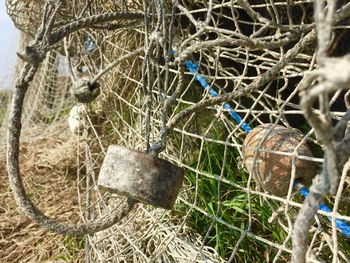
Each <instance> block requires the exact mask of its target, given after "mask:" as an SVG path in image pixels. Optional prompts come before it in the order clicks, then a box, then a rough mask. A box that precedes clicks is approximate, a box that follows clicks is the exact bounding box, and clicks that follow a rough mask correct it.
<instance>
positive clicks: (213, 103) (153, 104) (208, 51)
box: [0, 0, 350, 262]
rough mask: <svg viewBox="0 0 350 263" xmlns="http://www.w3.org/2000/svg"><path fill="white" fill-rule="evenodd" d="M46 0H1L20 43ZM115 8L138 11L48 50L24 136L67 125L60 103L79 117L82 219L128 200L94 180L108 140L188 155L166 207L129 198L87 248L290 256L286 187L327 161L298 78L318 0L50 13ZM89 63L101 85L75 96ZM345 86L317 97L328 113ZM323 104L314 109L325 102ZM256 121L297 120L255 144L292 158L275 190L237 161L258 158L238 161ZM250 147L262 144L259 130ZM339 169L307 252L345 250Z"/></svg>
mask: <svg viewBox="0 0 350 263" xmlns="http://www.w3.org/2000/svg"><path fill="white" fill-rule="evenodd" d="M343 2H344V3H343ZM343 2H342V1H338V4H337V6H336V8H337V10H338V11H337V13H336V15H337V20H336V23H335V25H334V27H333V35H332V41H331V45H330V47H329V51H328V52H329V55H330V56H334V57H341V56H343V55H345V54H347V53H348V44H349V43H348V42H349V38H348V37H347V36H348V34H349V32H348V28H349V25H348V21H347V20H346V19H343V18H345V17H346V12H345V14H344V12H343V13H342V10H343V9H344V8H345V7H347V4H346V3H345V1H343ZM43 5H44V1H29V2H28V1H18V0H17V1H13V0H8V1H7V8H8V13H9V14H10V16H11V18H12V19H13V21H14V23H15V25H16V27H18V28H19V29H20V30H21V31H22V32H24V33H23V36H22V38H21V41H22V47H24V46H25V45H27V44H28V43H29V42H30V41H31V39H32V38H33V32H36V30H37V28H38V27H39V26H40V23H41V16H42V12H41V10H42V9H43ZM116 11H123V12H135V11H141V12H142V13H143V14H144V16H143V18H142V19H124V20H123V19H122V20H118V21H117V22H113V23H108V24H101V25H96V26H91V27H87V28H83V29H81V30H79V31H77V32H75V33H72V34H70V35H69V36H67V37H66V38H65V39H64V41H61V42H59V43H58V44H57V45H56V46H55V48H54V49H52V50H50V51H49V52H48V54H47V56H46V58H45V60H44V61H43V63H41V65H40V68H39V71H38V72H37V74H36V75H35V77H34V80H33V82H32V83H31V85H30V88H29V91H28V94H27V96H26V100H25V103H24V112H23V122H22V123H23V127H24V133H23V140H25V139H26V138H32V137H33V136H37V135H38V134H39V135H40V136H44V135H45V136H49V135H50V134H55V133H54V132H53V131H54V130H55V129H57V127H60V128H62V127H65V130H66V131H68V130H69V127H68V121H67V120H68V119H69V117H70V118H71V119H72V118H73V119H75V120H76V121H77V124H76V125H75V126H74V127H75V128H74V129H73V132H74V134H71V135H69V136H70V137H69V139H68V138H67V140H69V142H70V145H71V149H74V151H76V155H75V162H76V165H77V169H76V182H77V186H76V189H77V195H78V204H79V215H78V216H77V219H80V220H81V221H83V222H94V221H96V220H98V219H99V218H102V217H103V216H105V215H107V214H110V213H112V212H113V211H115V210H117V209H120V207H121V205H122V203H123V200H124V198H122V197H121V196H119V195H117V194H115V193H111V192H109V191H105V190H102V189H101V188H100V187H98V185H97V178H98V174H99V171H100V168H101V165H102V162H103V159H104V157H105V155H106V152H107V148H108V146H109V145H110V144H118V145H124V146H127V147H128V148H130V149H135V150H140V151H150V150H152V149H156V151H159V152H160V153H159V156H160V157H161V158H164V159H167V160H169V161H171V162H172V163H174V164H177V165H178V166H180V167H183V168H184V169H185V181H184V186H183V188H182V190H181V191H180V194H179V197H178V199H177V201H176V204H175V207H174V209H173V210H172V211H164V210H161V209H156V208H153V207H150V206H147V205H145V204H138V205H137V206H136V207H135V209H134V210H132V212H130V213H129V215H128V216H127V217H125V218H124V219H123V220H121V221H120V222H119V223H117V224H115V225H114V226H113V227H111V228H108V229H107V230H104V231H101V232H98V233H96V234H93V235H87V236H86V238H85V250H86V253H85V260H86V262H149V261H151V262H153V261H155V262H226V261H233V260H234V261H235V262H260V261H264V262H288V261H289V260H290V257H291V250H292V240H291V238H292V226H293V222H294V221H295V219H296V216H297V214H298V211H299V209H300V207H301V206H302V202H303V200H304V197H303V194H304V195H307V189H306V188H303V187H301V186H300V187H301V188H302V189H301V191H300V192H299V193H298V191H293V190H292V189H293V183H294V182H293V180H294V179H297V178H298V176H299V175H300V173H302V174H303V176H304V175H305V174H307V173H309V172H310V170H312V171H311V173H313V174H316V172H317V171H319V170H320V167H321V165H322V163H323V161H324V158H323V154H324V152H323V148H322V145H321V144H320V142H319V141H318V140H317V139H316V136H315V134H314V129H313V128H312V127H311V126H310V125H309V124H308V122H307V121H306V119H305V117H304V114H303V111H302V109H301V106H300V104H299V103H300V97H299V93H298V92H299V90H298V88H297V86H298V84H300V81H301V80H302V78H303V76H304V74H305V72H307V71H313V70H315V69H317V68H318V66H319V65H318V64H317V63H316V53H315V52H316V43H317V36H316V33H315V30H314V25H315V24H314V7H313V2H312V1H308V0H300V1H277V0H273V1H272V0H266V1H265V0H256V1H246V0H237V1H231V0H221V1H215V0H213V1H201V0H198V1H185V0H181V1H157V0H155V1H137V0H131V1H113V2H111V1H98V0H96V1H95V0H93V1H65V3H64V4H63V6H62V8H61V9H59V12H58V14H57V20H56V24H55V27H57V28H58V27H59V26H61V25H63V24H64V23H66V22H67V21H72V20H74V19H79V18H83V17H89V16H93V15H98V14H101V13H105V12H116ZM118 59H119V60H118ZM115 61H117V62H118V63H114V62H115ZM21 63H23V62H20V61H19V62H18V64H19V65H18V68H20V64H21ZM111 65H112V66H111ZM105 69H107V70H105ZM101 72H102V73H101ZM96 76H99V78H98V84H99V86H100V95H99V96H98V97H97V99H96V100H95V101H94V102H92V103H89V104H84V105H83V104H79V103H78V104H77V102H76V100H75V99H74V98H73V96H72V94H71V89H72V85H73V82H74V81H75V80H77V79H82V78H89V79H91V78H94V77H96ZM348 94H349V92H347V91H346V90H345V91H344V90H341V89H339V90H336V91H335V92H333V93H332V94H331V95H330V96H329V97H327V98H325V99H326V100H328V101H329V102H330V107H329V109H328V110H327V114H328V115H329V116H330V118H331V119H332V122H333V123H334V124H335V123H337V122H338V121H339V120H340V119H341V118H342V117H343V116H344V115H345V113H346V111H347V109H348V108H349V101H348ZM0 101H1V111H0V124H1V123H2V126H1V132H5V131H4V127H5V125H6V121H5V120H6V117H7V115H8V114H7V112H8V111H7V109H8V95H2V94H0ZM3 105H4V106H3ZM318 106H319V105H315V112H316V113H322V111H323V110H322V109H318ZM74 107H75V108H74ZM72 108H73V109H75V113H74V112H73V113H72V111H71V110H72ZM262 124H270V125H275V126H274V127H275V128H276V127H277V128H276V129H278V127H283V128H281V129H284V131H286V130H287V133H291V131H295V130H298V132H297V133H298V135H295V134H294V135H292V136H296V137H298V142H297V143H295V142H293V140H292V141H287V142H285V141H284V142H283V140H282V146H281V145H280V142H275V141H272V144H274V145H277V147H276V148H273V146H271V147H270V148H269V150H268V151H267V153H266V149H265V153H264V154H265V155H264V156H265V158H267V159H272V160H274V158H276V159H278V158H280V159H278V160H279V162H282V163H287V165H286V166H285V167H282V168H281V167H277V168H279V169H287V170H288V169H290V170H288V171H289V172H290V173H291V175H292V178H293V180H292V182H291V183H290V184H289V181H288V182H287V187H285V188H286V189H284V190H283V193H280V192H279V191H278V189H277V191H274V188H278V187H282V186H281V185H282V183H281V182H280V181H278V182H277V183H276V182H272V185H268V187H266V184H265V185H264V183H261V182H260V183H259V180H260V181H262V180H264V179H266V178H260V179H259V177H257V175H255V176H254V173H258V174H259V173H261V174H262V175H261V174H260V175H259V176H267V175H266V174H264V172H261V171H260V170H259V171H258V172H254V171H251V172H250V173H248V172H247V169H246V168H247V166H249V165H252V164H254V163H255V162H258V161H259V160H257V158H252V160H250V161H249V160H248V161H247V155H248V153H247V150H246V149H244V147H243V146H244V141H245V138H246V137H247V133H249V134H251V129H254V128H255V127H258V126H259V125H262ZM259 127H261V126H259ZM71 129H72V126H71ZM265 136H269V135H265ZM287 140H288V139H287ZM288 143H290V145H289V146H288V147H289V148H292V150H288V152H287V153H286V151H284V150H283V149H284V148H281V147H284V146H285V145H287V144H288ZM305 145H307V146H305ZM65 147H67V145H66V146H65ZM245 147H246V148H247V145H245ZM252 147H253V148H254V147H257V148H259V147H261V150H262V152H264V149H263V147H262V145H261V144H260V145H259V144H258V143H256V144H255V145H253V146H252ZM286 147H287V146H286ZM288 147H287V148H288ZM303 147H307V149H308V150H305V151H303V150H302V149H304V148H303ZM248 148H249V147H248ZM289 148H288V149H289ZM266 156H267V157H266ZM276 156H277V157H276ZM265 161H266V160H265ZM247 162H252V164H251V163H249V164H247ZM300 162H301V163H302V164H301V166H299V163H300ZM271 165H272V166H273V165H274V164H273V162H272V164H271ZM303 165H304V166H303ZM277 166H278V165H277ZM289 166H290V167H289ZM305 166H306V167H305ZM258 169H260V168H258ZM266 169H267V168H266ZM300 171H301V172H300ZM277 173H280V174H281V176H283V171H279V172H278V171H277ZM301 178H303V177H302V176H301ZM281 180H282V179H281ZM348 180H349V178H348V176H347V168H346V166H345V168H344V171H343V172H342V175H341V180H340V183H339V186H338V189H340V190H339V191H338V192H337V194H336V195H333V196H329V197H328V198H327V199H325V200H324V201H325V204H323V205H324V206H326V205H328V206H329V207H331V208H330V210H329V211H328V210H327V208H324V209H322V208H321V209H320V210H318V212H317V214H316V216H315V221H314V223H313V224H312V227H311V229H310V231H309V234H308V237H309V248H308V253H307V257H308V260H309V261H310V262H329V261H330V260H331V259H332V258H336V259H337V260H339V262H348V261H349V257H350V254H349V251H350V247H349V242H348V236H349V233H348V232H347V226H346V225H345V226H344V225H342V227H339V225H337V223H334V225H333V227H332V223H331V222H330V221H329V217H330V218H331V217H332V213H331V212H332V210H331V209H332V207H334V210H333V214H334V215H336V216H337V220H338V219H339V220H341V224H346V222H347V221H350V217H349V216H347V215H348V214H349V212H350V211H349V207H348V202H349V190H348V183H349V182H348ZM305 181H307V180H305ZM305 183H306V184H310V181H308V182H305ZM270 184H271V182H270ZM269 187H270V188H269ZM267 189H269V190H267ZM271 189H272V190H271ZM327 216H328V218H327ZM337 222H338V221H337ZM339 229H340V231H338V230H339ZM337 231H338V232H337Z"/></svg>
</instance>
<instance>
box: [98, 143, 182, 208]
mask: <svg viewBox="0 0 350 263" xmlns="http://www.w3.org/2000/svg"><path fill="white" fill-rule="evenodd" d="M183 180H184V170H183V169H182V168H180V167H178V166H176V165H174V164H172V163H170V162H168V161H166V160H163V159H160V158H158V157H156V156H153V155H150V154H146V153H144V152H140V151H135V150H130V149H128V148H126V147H123V146H118V145H110V146H109V148H108V151H107V154H106V156H105V159H104V161H103V164H102V167H101V170H100V174H99V178H98V182H97V183H98V185H99V186H102V187H105V188H108V189H109V190H112V191H114V192H117V193H118V194H120V195H124V196H128V197H132V198H134V199H137V200H139V201H141V202H143V203H147V204H150V205H153V206H157V207H161V208H165V209H172V208H173V206H174V203H175V201H176V198H177V195H178V193H179V191H180V188H181V186H182V184H183Z"/></svg>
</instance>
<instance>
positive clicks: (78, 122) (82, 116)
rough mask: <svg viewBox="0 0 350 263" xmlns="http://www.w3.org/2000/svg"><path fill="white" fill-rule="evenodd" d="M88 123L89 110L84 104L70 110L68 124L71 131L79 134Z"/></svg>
mask: <svg viewBox="0 0 350 263" xmlns="http://www.w3.org/2000/svg"><path fill="white" fill-rule="evenodd" d="M87 124H88V121H87V111H86V106H85V105H84V104H81V105H76V106H74V107H73V108H72V109H71V111H70V112H69V117H68V125H69V129H70V130H71V132H72V133H73V134H75V135H79V134H81V133H82V132H83V130H84V127H86V125H87Z"/></svg>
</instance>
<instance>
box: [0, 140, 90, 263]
mask: <svg viewBox="0 0 350 263" xmlns="http://www.w3.org/2000/svg"><path fill="white" fill-rule="evenodd" d="M61 137H62V136H61ZM74 145H75V144H74V141H73V139H68V140H67V139H64V138H60V139H52V138H40V139H35V140H32V141H31V142H27V143H23V144H22V147H21V171H22V176H23V180H24V183H25V186H26V188H27V191H28V194H29V195H30V197H31V198H32V200H33V202H34V203H35V204H36V205H38V207H39V208H40V209H42V210H43V211H45V213H46V215H48V216H52V217H55V218H58V219H60V221H64V222H77V221H78V213H79V210H78V208H79V207H78V201H77V197H76V186H75V171H76V164H75V163H74V162H75V158H74V157H75V150H76V149H74V148H75V147H74ZM72 157H73V158H72ZM5 163H6V160H5V153H4V152H3V151H2V152H0V230H1V231H0V234H1V237H0V262H4V263H5V262H6V263H10V262H16V263H17V262H50V261H51V260H57V259H63V260H65V261H67V262H83V247H84V244H83V243H84V241H83V239H81V238H80V239H79V238H72V237H64V236H61V235H57V234H55V233H51V232H49V231H47V230H45V229H44V228H42V227H39V226H38V225H36V224H35V223H33V222H32V220H30V219H29V218H28V217H26V216H25V215H24V214H23V212H22V211H21V210H20V208H19V207H18V206H17V205H16V203H15V201H14V198H13V196H12V195H11V191H10V188H9V186H8V179H7V173H6V167H5Z"/></svg>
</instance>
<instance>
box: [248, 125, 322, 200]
mask: <svg viewBox="0 0 350 263" xmlns="http://www.w3.org/2000/svg"><path fill="white" fill-rule="evenodd" d="M302 139H303V134H302V133H301V132H300V131H299V130H296V129H292V128H286V127H283V126H280V125H277V126H275V127H273V126H272V125H271V124H263V125H259V126H257V127H256V128H254V129H253V130H252V131H251V132H250V133H249V134H248V135H247V137H246V138H245V141H244V144H243V155H244V164H245V166H246V168H247V170H248V172H249V173H250V174H252V177H253V179H254V180H255V181H256V182H257V183H258V184H259V185H260V186H261V187H262V188H263V189H264V190H265V191H267V192H269V193H271V194H274V195H276V196H286V195H287V193H288V189H289V185H290V180H291V175H292V170H293V165H294V166H295V167H294V168H295V179H296V180H298V181H299V182H300V183H302V184H304V185H310V183H311V181H312V178H313V177H314V176H315V175H316V173H317V164H316V163H315V162H312V161H309V160H305V159H302V158H298V157H301V156H309V157H312V152H311V150H310V149H309V147H308V146H307V144H306V142H303V143H301V142H302ZM295 150H297V155H298V156H297V157H296V158H295V162H294V163H293V160H292V159H293V157H292V156H291V154H292V153H293V152H294V151H295Z"/></svg>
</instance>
